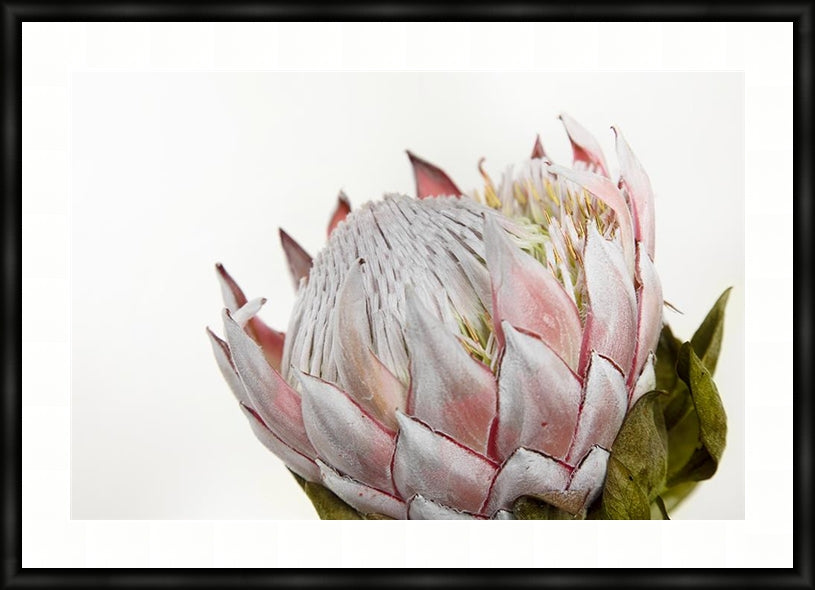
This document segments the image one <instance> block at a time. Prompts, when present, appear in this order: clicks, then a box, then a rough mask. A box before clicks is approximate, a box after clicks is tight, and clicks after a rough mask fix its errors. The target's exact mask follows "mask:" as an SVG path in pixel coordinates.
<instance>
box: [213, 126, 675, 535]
mask: <svg viewBox="0 0 815 590" xmlns="http://www.w3.org/2000/svg"><path fill="white" fill-rule="evenodd" d="M562 120H563V123H564V125H565V127H566V131H567V133H568V135H569V138H570V141H571V143H572V147H573V151H574V165H573V167H571V168H567V167H564V166H560V165H556V164H554V163H553V162H551V161H550V160H549V158H548V157H547V156H546V154H545V151H544V149H543V146H542V144H541V142H540V139H538V141H536V143H535V146H534V148H533V152H532V157H531V158H530V159H529V160H526V161H525V162H523V163H522V164H521V165H520V166H518V167H517V168H510V169H508V170H507V171H506V172H505V174H504V175H503V177H502V179H501V181H500V182H498V183H497V184H496V183H494V182H493V181H492V179H491V178H490V177H489V176H488V175H487V174H486V173H485V172H483V170H482V174H483V176H484V181H485V183H484V186H483V187H482V188H481V189H480V190H475V191H471V192H470V193H464V192H462V191H461V190H460V189H459V188H458V187H457V186H456V184H455V183H454V182H453V181H452V180H451V179H450V178H449V177H448V176H447V175H446V174H445V173H444V172H443V171H442V170H441V169H439V168H437V167H435V166H433V165H431V164H429V163H428V162H426V161H424V160H422V159H420V158H418V157H417V156H415V155H413V154H410V153H409V156H410V160H411V163H412V165H413V169H414V174H415V177H416V186H417V192H418V195H417V196H418V198H413V197H408V196H405V195H398V194H390V195H386V196H385V198H384V199H382V200H380V201H376V202H371V203H367V204H366V205H364V206H363V207H361V208H360V209H358V210H355V211H354V212H351V211H350V205H349V204H348V200H347V198H345V196H344V195H341V196H340V198H339V200H338V206H337V210H336V211H335V213H334V214H333V216H332V217H331V221H330V224H329V238H328V242H327V244H326V246H325V248H323V250H322V251H321V252H320V253H319V254H318V255H317V256H316V257H315V258H314V259H313V260H312V258H311V257H310V256H309V255H308V254H307V253H306V252H305V251H304V250H303V249H302V248H301V247H300V246H299V245H297V243H296V242H295V241H294V240H293V239H291V238H290V237H289V236H288V235H287V234H285V233H284V232H281V238H282V243H283V248H284V251H285V252H286V255H287V257H288V260H289V266H290V269H291V271H292V276H293V278H294V281H295V286H296V288H297V300H296V303H295V307H294V311H293V313H292V315H291V319H290V322H289V325H288V329H287V332H286V335H285V337H284V336H283V334H282V333H280V332H276V331H274V330H272V329H271V328H269V327H268V326H266V325H265V324H264V323H263V322H262V321H261V320H260V319H259V318H258V317H257V315H256V314H257V312H258V310H259V309H260V307H261V305H262V303H263V300H258V299H256V300H251V301H247V299H246V297H245V296H244V295H243V293H242V292H241V290H240V288H239V287H238V286H237V284H236V283H235V282H234V281H233V280H232V279H231V277H230V276H229V275H228V274H227V273H226V271H225V270H223V268H222V267H219V277H220V279H221V282H222V287H223V292H224V296H225V303H226V309H225V310H224V324H225V331H226V341H223V340H221V339H220V338H218V337H217V336H215V335H214V334H212V333H211V332H210V337H211V340H212V343H213V350H214V351H215V355H216V358H217V360H218V362H219V365H220V367H221V370H222V372H223V374H224V377H225V378H226V380H227V382H228V383H229V385H230V386H231V388H232V390H233V392H234V393H235V395H236V397H237V398H238V400H239V402H240V406H241V408H242V410H243V411H244V413H245V414H246V416H247V418H248V419H249V422H250V424H251V426H252V428H253V430H254V432H255V434H256V435H257V436H258V438H259V439H260V440H261V441H262V442H263V443H264V444H265V445H266V446H267V447H268V448H269V449H271V450H272V451H273V452H274V453H275V454H276V455H278V456H279V457H280V458H281V459H282V460H283V461H284V462H285V463H286V465H287V466H288V467H289V468H290V469H291V470H292V471H294V472H295V473H296V474H298V475H299V476H300V477H301V478H303V479H304V480H306V481H310V482H320V483H321V484H322V485H324V486H325V487H327V488H328V489H329V490H331V491H332V492H333V493H334V494H336V496H338V497H339V498H341V499H342V500H343V501H344V502H346V503H347V504H348V505H350V506H351V507H353V508H354V509H355V510H356V511H358V512H360V513H362V514H381V515H385V516H387V517H391V518H419V519H422V518H425V519H426V518H477V519H484V518H508V517H511V516H512V512H511V510H512V507H513V505H514V503H515V502H516V500H518V499H519V498H521V497H523V496H529V495H532V496H536V497H538V498H545V500H546V501H547V502H549V503H550V504H552V505H554V506H557V507H558V508H559V509H562V510H564V511H566V512H567V513H569V514H572V515H577V516H585V514H586V511H587V510H588V509H589V507H590V506H591V505H592V503H593V502H594V501H595V500H596V499H597V497H598V495H599V494H600V492H601V491H602V487H603V482H604V480H605V477H606V471H607V463H608V459H609V451H610V449H611V446H612V443H613V442H614V440H615V437H616V436H617V434H618V432H619V431H620V428H621V425H622V424H623V421H624V419H625V417H626V414H627V412H628V411H629V409H630V408H631V407H632V406H633V405H634V404H635V402H636V401H637V400H638V399H639V397H640V396H641V395H642V394H643V393H645V392H647V391H650V390H651V389H653V388H654V383H655V374H654V352H655V350H656V348H657V342H658V339H659V335H660V330H661V329H662V307H663V299H662V291H661V287H660V282H659V278H658V276H657V274H656V271H655V269H654V264H653V256H654V215H653V194H652V191H651V186H650V183H649V180H648V177H647V175H646V174H645V172H644V171H643V169H642V167H641V166H640V164H639V162H638V161H637V159H636V158H635V157H634V155H633V153H632V152H631V150H630V148H629V147H628V145H627V143H626V142H625V139H624V138H623V137H622V135H621V134H620V132H619V131H617V130H616V129H615V135H616V143H617V156H618V160H619V165H620V175H619V178H618V180H617V181H614V180H612V179H611V177H610V174H609V168H608V165H607V163H606V160H605V158H604V156H603V154H602V152H601V150H600V149H599V147H598V145H597V142H596V141H595V140H594V139H593V138H592V137H591V135H589V134H588V132H586V131H585V130H584V129H583V128H582V127H580V126H579V125H578V124H577V123H576V122H575V121H573V120H572V119H570V118H569V117H567V116H565V115H564V116H563V117H562Z"/></svg>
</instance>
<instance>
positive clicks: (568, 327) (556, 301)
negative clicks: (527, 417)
mask: <svg viewBox="0 0 815 590" xmlns="http://www.w3.org/2000/svg"><path fill="white" fill-rule="evenodd" d="M484 241H485V244H484V245H485V250H486V257H487V268H488V270H489V272H490V278H491V279H492V309H493V324H494V326H495V330H496V336H497V337H498V341H499V343H502V344H503V333H502V331H501V322H502V321H504V320H506V321H507V322H509V323H510V324H512V325H513V326H515V327H517V328H523V329H524V330H527V331H530V332H533V333H535V334H536V335H538V336H539V337H540V338H541V340H543V341H544V342H545V343H546V344H547V345H549V346H550V347H551V348H552V350H554V351H555V353H557V354H558V355H559V356H560V357H561V358H562V359H563V360H564V361H565V362H566V364H568V365H569V366H570V367H573V368H574V367H576V366H577V362H578V358H579V353H580V340H581V335H582V327H581V325H580V316H579V315H578V313H577V307H576V306H575V304H574V301H572V300H571V298H570V297H569V296H568V295H567V294H566V291H565V290H564V289H563V286H562V285H561V284H560V283H559V282H558V280H557V279H556V278H555V277H554V275H552V273H551V272H549V270H548V269H547V268H545V267H544V266H543V265H542V264H540V263H539V262H538V261H537V260H535V259H534V258H532V257H531V256H530V255H528V254H527V253H525V252H523V251H522V250H521V249H520V248H518V247H517V246H515V245H513V244H512V243H511V242H510V241H509V237H508V236H507V235H506V233H505V232H504V230H503V229H501V227H500V226H499V225H498V222H497V221H495V219H493V217H492V216H487V217H486V219H485V221H484Z"/></svg>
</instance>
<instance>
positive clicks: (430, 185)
mask: <svg viewBox="0 0 815 590" xmlns="http://www.w3.org/2000/svg"><path fill="white" fill-rule="evenodd" d="M405 152H406V153H407V155H408V158H409V159H410V164H411V166H413V176H414V178H415V180H416V196H417V197H418V198H420V199H426V198H428V197H440V196H449V195H454V196H459V195H461V194H463V193H462V192H461V189H460V188H458V187H457V186H456V183H455V182H453V181H452V180H451V179H450V177H449V176H447V174H446V173H445V172H444V171H443V170H442V169H441V168H439V167H438V166H434V165H433V164H431V163H430V162H428V161H427V160H423V159H422V158H420V157H418V156H417V155H416V154H414V153H413V152H411V151H410V150H405Z"/></svg>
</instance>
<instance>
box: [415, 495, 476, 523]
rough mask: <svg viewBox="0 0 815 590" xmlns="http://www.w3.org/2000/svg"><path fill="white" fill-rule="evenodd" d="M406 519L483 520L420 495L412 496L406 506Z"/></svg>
mask: <svg viewBox="0 0 815 590" xmlns="http://www.w3.org/2000/svg"><path fill="white" fill-rule="evenodd" d="M408 518H409V519H410V520H484V517H483V516H477V515H475V514H471V513H469V512H462V511H460V510H456V509H454V508H450V507H449V506H445V505H444V504H439V503H438V502H433V501H432V500H428V499H427V498H425V497H424V496H422V495H420V494H416V495H415V496H413V499H412V500H411V501H410V504H408Z"/></svg>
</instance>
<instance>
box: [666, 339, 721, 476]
mask: <svg viewBox="0 0 815 590" xmlns="http://www.w3.org/2000/svg"><path fill="white" fill-rule="evenodd" d="M676 372H677V374H678V375H679V378H680V379H681V380H682V381H683V382H684V383H685V385H686V386H687V388H688V391H689V392H690V396H691V399H692V401H693V406H694V411H695V416H696V420H697V422H698V442H697V444H696V447H695V448H694V451H693V453H692V454H691V456H690V458H689V459H688V461H687V463H686V464H685V465H683V466H682V467H681V469H679V470H678V471H677V472H676V473H673V474H671V476H670V477H669V480H668V485H669V487H672V486H673V485H675V484H677V483H682V482H686V481H701V480H704V479H709V478H710V477H711V476H712V475H713V474H714V473H715V472H716V469H717V467H718V465H719V461H720V460H721V457H722V453H723V452H724V448H725V443H726V439H727V416H726V414H725V411H724V406H722V400H721V398H720V397H719V392H718V390H717V389H716V384H715V383H714V382H713V378H712V377H711V376H710V371H709V370H708V369H707V367H705V365H704V364H703V363H702V361H701V360H700V359H699V357H698V356H697V355H696V353H695V352H694V350H693V347H692V345H691V343H689V342H686V343H685V344H683V345H682V348H681V349H680V351H679V357H678V359H677V365H676ZM691 420H692V419H691Z"/></svg>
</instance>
